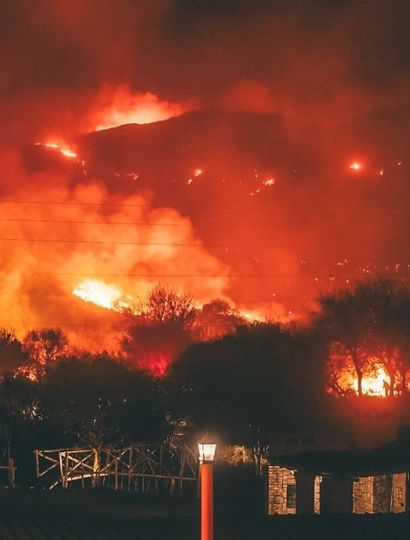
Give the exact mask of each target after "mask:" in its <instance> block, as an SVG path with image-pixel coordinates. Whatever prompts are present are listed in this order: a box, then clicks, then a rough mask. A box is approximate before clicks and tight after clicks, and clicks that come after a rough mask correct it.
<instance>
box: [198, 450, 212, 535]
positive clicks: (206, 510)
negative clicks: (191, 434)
mask: <svg viewBox="0 0 410 540" xmlns="http://www.w3.org/2000/svg"><path fill="white" fill-rule="evenodd" d="M198 450H199V463H200V469H199V474H200V481H201V540H213V538H214V480H213V461H214V457H215V450H216V444H210V443H198Z"/></svg>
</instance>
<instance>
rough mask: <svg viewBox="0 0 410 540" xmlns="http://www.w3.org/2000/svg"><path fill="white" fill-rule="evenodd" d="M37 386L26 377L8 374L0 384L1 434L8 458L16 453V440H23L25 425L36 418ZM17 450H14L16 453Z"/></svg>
mask: <svg viewBox="0 0 410 540" xmlns="http://www.w3.org/2000/svg"><path fill="white" fill-rule="evenodd" d="M36 404H37V394H36V385H35V384H34V383H33V382H32V381H30V380H28V379H27V378H25V377H16V376H13V375H12V374H10V373H6V374H5V375H4V376H3V378H2V381H1V383H0V433H1V440H2V441H3V442H4V444H5V446H6V449H7V454H8V457H9V458H10V457H11V455H12V454H13V453H14V452H13V451H12V445H13V442H14V441H15V439H16V438H20V439H21V438H22V432H23V431H25V430H24V429H23V425H25V424H30V428H29V430H31V423H32V422H33V420H34V419H35V418H36V408H37V405H36ZM15 450H16V449H15V448H14V451H15Z"/></svg>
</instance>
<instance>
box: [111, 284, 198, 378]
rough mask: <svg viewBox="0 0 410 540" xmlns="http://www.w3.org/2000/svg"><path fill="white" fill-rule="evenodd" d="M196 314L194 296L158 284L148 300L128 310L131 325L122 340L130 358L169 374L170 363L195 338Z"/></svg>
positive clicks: (146, 367)
mask: <svg viewBox="0 0 410 540" xmlns="http://www.w3.org/2000/svg"><path fill="white" fill-rule="evenodd" d="M195 314H196V309H195V302H194V300H193V298H192V297H191V296H188V295H185V294H184V293H182V292H181V291H178V290H176V289H169V288H166V287H163V286H161V285H157V286H156V287H154V288H153V289H152V290H151V292H150V293H149V295H148V298H147V300H146V302H145V303H143V304H141V306H140V307H139V308H138V309H137V310H136V311H135V312H127V313H126V320H127V324H128V328H127V330H126V332H125V333H124V335H123V337H122V340H121V345H122V349H123V351H124V352H125V354H126V357H127V358H128V360H129V361H130V362H131V363H132V364H133V365H136V366H137V367H139V368H141V369H145V370H147V371H149V372H150V373H152V374H154V375H156V376H163V375H165V373H166V371H167V369H168V366H169V365H170V363H171V362H172V361H173V360H174V359H175V358H176V357H177V356H178V355H179V354H181V352H182V351H184V350H185V349H186V347H187V346H188V345H189V344H190V343H191V342H192V340H193V331H192V324H193V322H194V320H195Z"/></svg>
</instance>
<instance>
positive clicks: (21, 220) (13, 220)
mask: <svg viewBox="0 0 410 540" xmlns="http://www.w3.org/2000/svg"><path fill="white" fill-rule="evenodd" d="M0 222H2V223H62V224H65V225H70V224H71V225H137V226H149V227H192V225H191V224H190V223H160V222H157V223H155V222H151V221H109V222H107V221H89V220H87V221H86V220H84V221H82V220H78V221H77V220H74V221H68V220H64V219H26V218H0Z"/></svg>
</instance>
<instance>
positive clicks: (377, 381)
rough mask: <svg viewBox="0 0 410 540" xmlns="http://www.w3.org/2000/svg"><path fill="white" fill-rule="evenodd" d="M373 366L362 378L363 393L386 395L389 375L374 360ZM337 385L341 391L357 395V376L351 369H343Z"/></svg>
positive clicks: (365, 394) (367, 394)
mask: <svg viewBox="0 0 410 540" xmlns="http://www.w3.org/2000/svg"><path fill="white" fill-rule="evenodd" d="M374 366H375V367H374V369H373V370H372V372H371V373H369V374H366V375H364V376H363V378H362V392H363V395H364V396H373V397H386V394H387V392H386V390H388V389H389V388H390V387H389V385H390V378H389V375H388V373H387V372H386V370H385V369H384V367H383V366H382V365H380V364H377V362H375V363H374ZM339 385H340V388H341V389H342V390H343V391H352V392H354V393H355V394H356V395H359V391H358V381H357V376H356V374H355V373H354V372H353V371H352V370H351V369H345V370H343V372H342V373H341V374H340V377H339Z"/></svg>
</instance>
